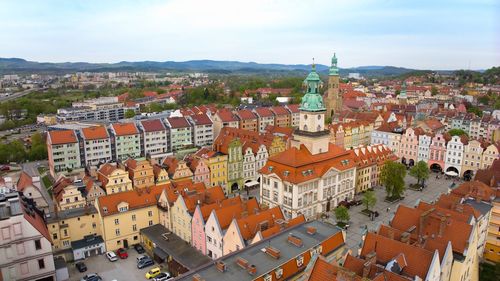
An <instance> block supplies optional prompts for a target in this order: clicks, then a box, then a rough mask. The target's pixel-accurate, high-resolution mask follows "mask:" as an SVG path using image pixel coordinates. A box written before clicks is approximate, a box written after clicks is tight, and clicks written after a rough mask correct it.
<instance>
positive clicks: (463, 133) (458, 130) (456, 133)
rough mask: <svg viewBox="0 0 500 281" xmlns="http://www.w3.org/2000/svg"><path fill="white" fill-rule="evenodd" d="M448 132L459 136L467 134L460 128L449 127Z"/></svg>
mask: <svg viewBox="0 0 500 281" xmlns="http://www.w3.org/2000/svg"><path fill="white" fill-rule="evenodd" d="M448 134H450V136H461V135H467V133H466V132H465V131H464V130H462V129H456V128H455V129H451V130H449V131H448Z"/></svg>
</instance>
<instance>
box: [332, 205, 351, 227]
mask: <svg viewBox="0 0 500 281" xmlns="http://www.w3.org/2000/svg"><path fill="white" fill-rule="evenodd" d="M335 218H336V219H337V221H338V222H342V223H346V222H348V221H349V219H350V216H349V211H348V210H347V208H346V207H344V206H338V207H337V208H335Z"/></svg>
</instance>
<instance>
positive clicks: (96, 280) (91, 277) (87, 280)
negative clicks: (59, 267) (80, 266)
mask: <svg viewBox="0 0 500 281" xmlns="http://www.w3.org/2000/svg"><path fill="white" fill-rule="evenodd" d="M80 281H102V278H101V276H99V275H98V274H97V273H90V274H87V275H85V276H83V278H82V279H80Z"/></svg>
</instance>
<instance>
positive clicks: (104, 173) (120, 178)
mask: <svg viewBox="0 0 500 281" xmlns="http://www.w3.org/2000/svg"><path fill="white" fill-rule="evenodd" d="M97 179H98V180H99V181H100V182H101V184H102V187H103V188H104V190H106V194H108V195H109V194H113V193H117V192H123V191H129V190H132V189H133V186H132V181H131V180H130V178H129V173H128V172H127V171H125V170H123V169H121V168H118V167H116V165H113V164H110V163H106V164H104V165H102V166H101V167H100V168H99V170H98V171H97Z"/></svg>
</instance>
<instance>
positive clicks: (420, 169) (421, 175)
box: [410, 161, 429, 187]
mask: <svg viewBox="0 0 500 281" xmlns="http://www.w3.org/2000/svg"><path fill="white" fill-rule="evenodd" d="M410 176H412V177H414V178H416V179H417V184H421V186H422V187H424V183H425V180H426V179H428V178H429V167H428V166H427V163H425V162H424V161H418V162H417V164H416V165H415V166H413V167H411V169H410ZM420 182H422V183H420Z"/></svg>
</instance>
